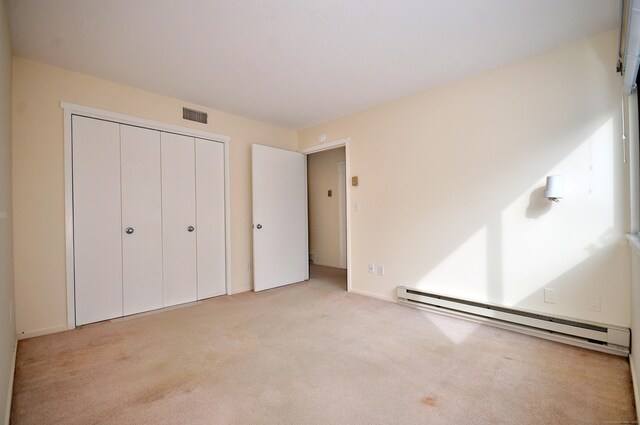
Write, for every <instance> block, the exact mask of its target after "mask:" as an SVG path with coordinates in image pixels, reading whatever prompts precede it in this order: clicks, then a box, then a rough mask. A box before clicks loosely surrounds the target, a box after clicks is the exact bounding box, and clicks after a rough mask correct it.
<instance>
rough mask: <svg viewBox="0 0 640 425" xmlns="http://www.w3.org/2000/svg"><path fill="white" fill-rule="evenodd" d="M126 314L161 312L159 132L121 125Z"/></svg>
mask: <svg viewBox="0 0 640 425" xmlns="http://www.w3.org/2000/svg"><path fill="white" fill-rule="evenodd" d="M120 143H121V156H120V157H121V161H120V163H121V167H122V232H123V233H122V267H123V271H122V289H123V292H124V295H123V303H124V314H125V315H128V314H135V313H140V312H142V311H149V310H154V309H157V308H162V306H163V300H162V214H161V200H162V196H161V182H160V132H159V131H154V130H149V129H145V128H140V127H132V126H129V125H120Z"/></svg>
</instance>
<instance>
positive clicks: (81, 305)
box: [72, 116, 123, 325]
mask: <svg viewBox="0 0 640 425" xmlns="http://www.w3.org/2000/svg"><path fill="white" fill-rule="evenodd" d="M72 134H73V135H72V138H73V142H72V150H73V222H74V253H75V258H74V260H75V298H76V325H83V324H86V323H92V322H98V321H101V320H106V319H111V318H114V317H120V316H122V314H123V310H122V245H121V244H122V240H121V231H122V230H121V229H122V227H121V224H122V223H121V215H120V214H121V203H120V130H119V125H118V124H116V123H112V122H107V121H101V120H96V119H90V118H85V117H79V116H74V117H73V118H72Z"/></svg>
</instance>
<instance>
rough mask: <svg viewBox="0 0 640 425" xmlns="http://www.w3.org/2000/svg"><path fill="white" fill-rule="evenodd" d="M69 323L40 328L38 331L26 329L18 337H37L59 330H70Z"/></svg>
mask: <svg viewBox="0 0 640 425" xmlns="http://www.w3.org/2000/svg"><path fill="white" fill-rule="evenodd" d="M68 330H69V328H68V327H67V325H60V326H53V327H51V328H45V329H38V330H36V331H26V332H21V333H19V334H18V339H27V338H35V337H37V336H43V335H49V334H55V333H58V332H64V331H68Z"/></svg>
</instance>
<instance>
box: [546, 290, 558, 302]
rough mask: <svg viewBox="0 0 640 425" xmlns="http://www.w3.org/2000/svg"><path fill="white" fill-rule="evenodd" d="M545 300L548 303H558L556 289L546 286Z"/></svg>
mask: <svg viewBox="0 0 640 425" xmlns="http://www.w3.org/2000/svg"><path fill="white" fill-rule="evenodd" d="M544 302H545V303H548V304H555V303H556V290H555V289H550V288H544Z"/></svg>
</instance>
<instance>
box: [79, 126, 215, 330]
mask: <svg viewBox="0 0 640 425" xmlns="http://www.w3.org/2000/svg"><path fill="white" fill-rule="evenodd" d="M72 128H73V134H72V146H73V148H72V152H73V208H74V264H75V270H74V276H75V304H76V324H77V325H83V324H87V323H92V322H98V321H101V320H107V319H112V318H115V317H121V316H123V315H130V314H135V313H140V312H143V311H149V310H154V309H158V308H162V307H167V306H172V305H176V304H182V303H187V302H192V301H196V300H199V299H204V298H209V297H213V296H217V295H222V294H225V293H226V256H225V249H226V246H225V240H226V237H225V229H226V227H225V211H226V210H225V182H224V176H225V173H224V166H225V161H224V145H223V144H222V143H218V142H213V141H210V140H203V139H195V138H193V137H188V136H182V135H177V134H173V133H166V132H162V131H159V130H153V129H147V128H141V127H135V126H130V125H125V124H119V123H115V122H110V121H103V120H99V119H94V118H86V117H81V116H74V117H73V118H72Z"/></svg>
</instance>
